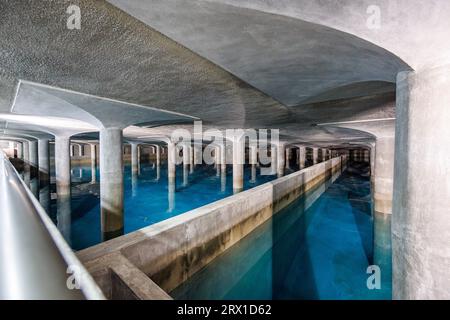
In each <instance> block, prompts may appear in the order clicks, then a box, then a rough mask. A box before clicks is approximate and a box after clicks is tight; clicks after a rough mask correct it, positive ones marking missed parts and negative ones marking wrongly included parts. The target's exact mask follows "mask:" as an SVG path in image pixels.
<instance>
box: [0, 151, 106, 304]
mask: <svg viewBox="0 0 450 320" xmlns="http://www.w3.org/2000/svg"><path fill="white" fill-rule="evenodd" d="M71 272H72V273H71ZM71 288H72V289H71ZM77 288H79V289H77ZM104 298H105V297H104V295H103V293H102V292H101V290H100V288H99V287H98V286H97V284H96V283H95V282H94V280H93V279H92V277H91V276H90V275H89V273H88V272H87V271H86V269H85V268H84V267H83V265H82V264H81V262H80V261H79V260H78V258H77V257H76V255H75V254H74V252H73V251H72V249H71V248H70V247H69V246H68V244H67V243H66V241H65V240H64V238H63V237H62V235H61V234H60V232H59V231H58V229H57V228H56V226H55V225H54V224H53V222H52V221H51V219H50V218H49V216H48V215H47V213H46V212H45V210H44V209H43V208H42V206H41V205H40V203H39V201H37V199H36V198H35V197H34V196H33V194H32V193H31V191H30V190H29V189H28V188H27V187H26V185H25V183H24V182H23V180H22V179H21V178H20V176H19V174H18V173H17V171H16V169H15V168H14V167H13V165H12V164H11V163H10V161H9V160H8V159H7V157H6V155H5V154H4V153H3V151H0V299H58V300H59V299H104Z"/></svg>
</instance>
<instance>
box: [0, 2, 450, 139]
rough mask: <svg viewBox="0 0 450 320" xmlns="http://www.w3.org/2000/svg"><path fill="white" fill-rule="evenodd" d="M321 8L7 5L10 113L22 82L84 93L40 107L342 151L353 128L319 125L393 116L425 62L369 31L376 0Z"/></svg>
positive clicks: (3, 70) (1, 92)
mask: <svg viewBox="0 0 450 320" xmlns="http://www.w3.org/2000/svg"><path fill="white" fill-rule="evenodd" d="M433 1H435V0H433ZM413 2H414V3H416V2H417V1H416V0H413ZM314 3H315V4H311V5H308V2H307V1H303V0H298V1H293V0H292V1H289V0H280V1H259V0H252V1H233V0H209V1H199V0H191V1H181V0H152V1H143V0H127V1H125V0H110V1H108V2H107V1H103V0H99V1H88V0H78V1H75V2H74V1H63V0H61V1H38V0H31V1H26V2H17V1H12V0H4V1H1V2H0V113H10V112H11V107H12V106H13V104H14V100H15V99H16V98H17V97H18V94H20V93H21V91H20V90H19V89H20V88H19V86H18V84H19V81H20V80H23V81H24V82H34V83H37V84H42V85H45V86H51V87H52V88H58V89H57V90H59V89H62V91H61V92H66V91H73V92H74V94H75V95H70V97H67V96H62V95H61V94H60V93H61V92H59V91H58V93H55V92H53V91H52V92H50V91H49V90H50V89H49V90H47V89H46V90H41V89H40V90H39V91H40V92H41V96H40V98H39V99H40V100H39V101H41V100H42V99H43V98H42V97H43V96H46V97H47V98H48V97H49V96H50V98H52V99H54V98H56V99H59V100H60V101H63V103H62V105H76V106H77V107H82V109H86V110H87V109H89V108H90V109H91V110H90V111H89V112H91V111H92V110H93V109H95V108H96V106H97V104H94V103H93V104H90V102H89V101H85V100H83V99H81V100H80V99H79V97H80V96H79V95H77V93H79V94H80V95H81V96H82V95H90V96H91V98H92V99H93V100H90V101H91V102H92V101H94V100H95V97H103V98H107V99H114V101H117V102H119V103H122V105H121V106H120V108H123V109H127V108H128V107H127V104H135V105H139V106H142V107H149V108H150V109H152V110H157V109H159V110H162V111H164V110H166V111H171V112H176V113H180V114H183V115H188V116H191V117H195V118H200V119H201V120H203V122H204V124H205V125H207V126H216V127H219V128H224V127H234V128H248V127H256V128H280V129H281V135H282V136H283V137H285V138H288V139H292V140H298V141H316V142H321V143H322V142H323V143H324V144H330V143H337V142H338V140H339V137H342V138H344V140H345V139H347V138H349V132H348V131H345V132H344V131H342V132H341V131H339V130H334V131H333V132H331V131H330V130H328V129H326V128H324V127H317V126H314V125H315V124H317V123H321V122H334V121H348V120H351V119H356V118H358V119H359V118H361V119H374V118H378V117H390V116H392V114H393V112H394V101H395V94H393V92H394V90H395V85H394V83H395V77H396V74H397V72H399V71H401V70H406V69H410V68H411V66H414V67H415V66H416V65H417V63H416V61H415V60H414V59H412V58H411V56H414V55H411V54H409V55H408V54H407V53H405V51H401V50H400V49H399V48H400V47H401V41H399V39H394V40H395V41H394V40H393V39H392V36H386V34H387V33H391V34H394V32H392V31H393V26H392V24H391V23H390V22H389V23H387V24H386V25H382V27H383V28H385V29H383V30H382V32H380V33H379V34H377V35H373V34H372V32H373V31H367V30H366V29H367V28H366V27H365V26H364V25H363V26H360V25H358V23H361V21H360V20H361V19H362V18H363V17H364V18H365V17H366V13H365V11H363V12H362V13H360V11H361V10H359V9H361V8H364V10H365V9H366V7H365V6H367V5H368V2H367V1H365V0H361V1H354V2H353V3H350V2H349V1H348V0H340V1H337V2H336V1H329V2H327V1H317V3H316V2H314ZM336 3H337V4H336ZM384 3H385V1H384V0H383V1H381V5H384ZM70 4H77V5H79V6H80V8H81V14H82V28H81V30H68V29H67V27H66V22H67V18H68V14H67V13H66V9H67V7H68V6H69V5H70ZM404 6H405V4H404V3H403V4H401V5H399V8H400V9H399V10H400V11H402V10H403V9H404ZM405 8H406V7H405ZM444 9H445V8H444ZM405 10H406V9H405ZM333 12H334V17H335V19H334V20H333ZM350 13H351V14H350ZM346 14H350V15H349V18H348V20H349V21H350V22H345V21H346V20H345V15H346ZM358 15H360V16H358ZM413 18H414V17H413V16H408V17H407V20H408V21H409V20H411V19H413ZM336 19H343V20H345V21H344V22H342V21H335V20H336ZM358 19H359V20H358ZM400 26H401V27H402V28H403V24H401V23H400ZM422 27H423V25H422ZM402 30H403V29H402ZM421 35H422V33H421ZM405 36H407V37H405V39H406V40H405V41H406V43H408V44H411V43H414V42H411V41H412V40H410V38H411V37H409V34H408V35H406V34H405ZM421 37H422V36H421ZM422 38H423V37H422ZM396 41H397V42H399V44H398V45H394V44H395V42H396ZM435 43H436V42H435V41H434V36H433V37H430V44H435ZM435 47H437V46H435ZM442 49H445V48H443V47H442ZM409 51H411V50H409ZM418 55H419V54H418ZM420 56H425V53H424V52H420ZM398 57H400V58H402V59H403V60H401V59H400V58H398ZM404 61H406V62H407V63H408V64H409V65H408V64H407V63H406V62H404ZM22 98H23V96H22ZM41 98H42V99H41ZM73 99H76V101H75V100H73ZM41 102H42V101H41ZM377 103H381V104H377ZM86 106H87V107H86ZM41 108H42V103H41V104H39V103H36V104H35V105H33V104H32V102H30V101H28V102H27V103H25V104H22V105H21V107H20V108H14V109H13V110H12V112H20V113H26V114H35V115H36V114H44V113H45V112H46V110H45V108H44V109H41ZM61 108H62V107H61ZM35 109H39V110H35ZM69 109H70V108H69ZM47 111H48V110H47ZM66 111H67V113H66V115H67V116H70V112H69V110H66ZM94 111H95V110H94ZM149 112H150V111H149ZM93 113H94V114H95V112H93ZM126 113H127V112H126V111H124V113H123V114H124V116H126ZM118 114H120V112H119V113H118ZM60 115H63V114H60ZM139 118H146V117H139ZM150 118H151V117H150ZM91 120H92V119H91ZM146 120H147V119H146ZM150 120H151V119H150ZM166 120H167V121H166ZM166 120H164V121H162V120H161V121H160V122H159V123H156V122H152V121H144V122H146V124H147V125H148V126H152V127H153V128H151V129H152V130H151V131H152V132H155V134H157V131H158V130H157V128H155V125H165V124H169V123H171V124H176V123H177V122H179V121H180V119H166ZM134 121H135V120H133V121H131V122H129V121H125V122H126V124H127V125H129V124H138V122H134ZM94 122H95V121H94ZM125 122H124V124H125ZM90 123H92V121H91V122H90ZM94 125H97V124H94ZM136 130H138V129H136ZM163 131H164V130H163ZM166 131H167V130H166ZM137 135H139V134H138V133H137ZM369 137H370V135H367V136H365V137H362V136H361V133H357V134H355V139H366V138H369Z"/></svg>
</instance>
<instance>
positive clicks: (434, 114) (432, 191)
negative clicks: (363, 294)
mask: <svg viewBox="0 0 450 320" xmlns="http://www.w3.org/2000/svg"><path fill="white" fill-rule="evenodd" d="M449 88H450V65H444V66H439V67H434V68H430V69H423V70H421V71H420V72H402V73H400V74H399V75H398V77H397V106H396V119H397V120H396V141H395V179H394V180H395V182H394V183H395V184H394V205H393V216H392V249H393V252H392V257H393V297H394V298H395V299H450V276H449V270H450V216H449V208H450V179H449V174H450V161H449V160H450V126H449V119H450V108H449V106H450V90H449ZM376 148H377V150H376V153H378V145H377V147H376ZM375 173H376V174H377V167H376V166H375Z"/></svg>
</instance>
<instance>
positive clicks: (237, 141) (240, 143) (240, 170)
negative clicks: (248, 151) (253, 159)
mask: <svg viewBox="0 0 450 320" xmlns="http://www.w3.org/2000/svg"><path fill="white" fill-rule="evenodd" d="M244 147H245V139H243V138H242V137H234V139H233V193H238V192H241V191H242V190H243V189H244V162H245V157H244V152H245V149H244Z"/></svg>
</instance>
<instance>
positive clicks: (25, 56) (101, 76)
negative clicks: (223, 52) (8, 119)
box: [0, 0, 287, 126]
mask: <svg viewBox="0 0 450 320" xmlns="http://www.w3.org/2000/svg"><path fill="white" fill-rule="evenodd" d="M75 2H76V4H77V5H79V6H80V8H81V11H82V18H83V23H82V29H81V30H68V29H67V28H66V20H67V18H68V15H67V14H66V13H65V12H66V9H67V7H68V5H69V4H74V2H73V1H38V0H36V1H25V2H17V1H2V2H1V3H0V23H1V27H0V33H1V34H0V42H1V44H0V47H1V48H2V50H1V51H0V61H1V63H0V66H1V67H0V71H1V73H0V89H1V91H0V96H1V97H2V99H1V102H2V104H1V105H0V110H2V111H7V110H9V108H10V107H11V104H12V100H13V97H14V88H15V86H16V84H17V81H18V80H19V79H24V80H30V81H35V82H39V83H44V84H48V85H53V86H57V87H60V88H65V89H71V90H75V91H79V92H83V93H88V94H93V95H98V96H102V97H108V98H113V99H117V100H121V101H125V102H132V103H137V104H141V105H146V106H150V107H156V108H161V109H165V110H171V111H181V112H182V113H186V114H190V115H193V116H201V118H202V119H203V120H204V121H218V122H220V123H222V124H227V123H228V124H233V125H239V126H244V125H245V124H247V123H248V124H251V123H252V122H254V121H255V120H258V119H260V117H259V114H258V110H259V108H264V109H267V110H270V111H271V115H272V117H271V119H270V120H271V122H274V121H275V122H276V121H277V119H278V120H279V119H285V117H286V113H287V112H286V109H285V107H283V106H282V105H280V104H279V103H277V102H276V101H275V100H273V99H271V98H270V97H268V96H267V95H265V94H263V93H261V92H259V91H257V90H255V89H254V88H253V87H251V86H250V85H248V84H246V83H245V82H243V81H241V80H239V79H238V78H236V77H234V76H232V75H231V74H229V73H228V72H226V71H224V70H223V69H221V68H219V67H217V66H216V65H214V64H213V63H211V62H209V61H207V60H206V59H204V58H202V57H200V56H198V55H197V54H195V53H193V52H191V51H189V50H187V49H186V48H184V47H182V46H180V45H179V44H177V43H175V42H174V41H172V40H170V39H168V38H166V37H165V36H163V35H161V34H160V33H159V32H156V31H155V30H153V29H151V28H148V27H147V26H146V25H144V24H143V23H141V22H139V21H137V20H136V19H134V18H132V17H130V16H128V15H127V14H125V13H124V12H122V11H121V10H119V9H117V8H115V7H114V6H112V5H111V4H108V3H106V2H104V1H88V0H79V1H75ZM40 26H45V27H40ZM17 30H20V32H17ZM23 35H27V36H23ZM30 41H32V43H33V45H32V46H31V45H30ZM223 110H226V112H223ZM217 113H221V117H220V119H219V118H217V116H216V115H217Z"/></svg>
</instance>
